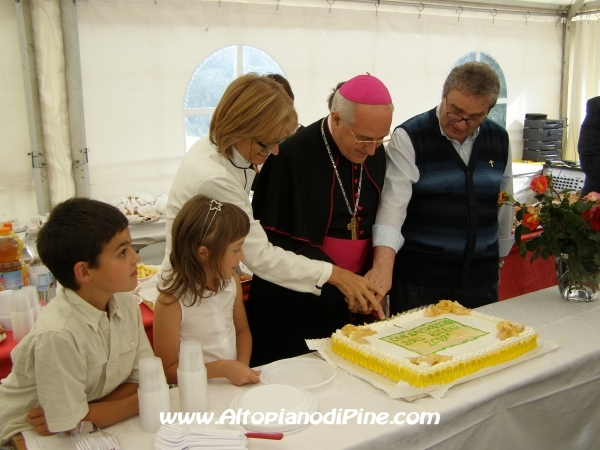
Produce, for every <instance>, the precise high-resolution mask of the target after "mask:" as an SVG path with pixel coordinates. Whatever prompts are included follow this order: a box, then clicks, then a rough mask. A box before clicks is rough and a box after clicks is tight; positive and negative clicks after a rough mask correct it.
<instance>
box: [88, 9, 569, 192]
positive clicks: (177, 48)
mask: <svg viewBox="0 0 600 450" xmlns="http://www.w3.org/2000/svg"><path fill="white" fill-rule="evenodd" d="M323 4H324V5H325V7H321V8H306V7H288V6H285V5H280V8H279V10H277V9H276V7H275V4H273V5H260V4H247V3H246V4H243V3H226V2H223V3H221V5H220V6H219V4H218V3H216V2H191V1H166V0H159V1H158V2H157V4H155V3H154V2H153V1H148V0H146V1H118V0H113V1H98V0H94V1H85V0H83V1H79V2H78V17H79V33H80V50H81V61H82V78H83V92H84V106H85V116H86V130H87V143H88V146H89V147H90V149H91V153H90V178H91V186H92V196H94V197H102V198H105V199H108V198H110V197H114V196H120V195H127V194H133V193H135V192H136V191H145V192H151V193H166V192H168V189H169V186H170V182H171V180H172V178H173V176H174V174H175V171H176V169H177V167H178V164H179V162H180V160H181V158H182V157H183V154H184V152H185V140H184V126H183V101H184V95H185V92H186V89H187V86H188V83H189V81H190V78H191V76H192V74H193V73H194V71H195V69H196V67H197V66H198V64H200V63H201V62H202V60H203V59H204V58H206V57H208V56H209V55H210V54H212V53H213V52H215V51H216V50H218V49H220V48H223V47H227V46H230V45H235V44H243V45H250V46H253V47H257V48H259V49H261V50H263V51H265V52H266V53H267V54H269V55H270V56H271V57H273V58H274V59H275V61H276V62H277V63H278V64H279V65H280V67H281V68H282V69H283V70H284V72H285V74H286V76H287V78H288V80H289V81H290V83H291V85H292V88H293V90H294V93H295V96H296V101H295V104H296V108H297V110H298V112H299V117H300V122H301V123H304V124H309V123H312V122H313V121H314V120H317V119H318V118H320V117H322V116H324V115H325V114H326V113H327V106H326V101H325V100H326V97H327V95H328V94H329V92H330V90H331V88H332V87H333V86H335V84H336V83H337V82H338V81H342V80H345V79H348V78H350V77H352V76H354V75H356V74H359V73H363V72H370V73H372V74H374V75H376V76H378V77H379V78H381V79H382V80H383V81H384V82H385V83H386V84H387V85H388V87H389V88H390V91H391V94H392V98H393V99H394V103H395V107H396V109H395V114H394V121H393V124H394V126H395V125H398V124H400V123H401V122H402V121H404V120H406V119H408V118H409V117H411V116H413V115H415V114H417V113H419V112H422V111H424V110H426V109H429V108H432V107H434V106H435V105H436V104H437V103H439V100H440V97H441V87H442V83H443V81H444V79H445V77H446V75H447V73H448V71H449V70H450V69H451V67H452V65H453V64H454V63H455V62H456V61H457V60H458V59H459V58H460V57H461V56H463V55H464V54H465V53H468V52H471V51H484V52H487V53H489V54H490V55H492V56H493V57H494V58H495V59H496V61H497V62H498V63H499V64H500V66H501V67H502V69H503V71H504V75H505V77H506V83H507V86H508V111H507V128H508V130H509V132H510V136H511V140H512V148H513V156H514V158H516V159H518V158H520V156H521V148H522V145H521V141H522V137H521V133H522V131H521V130H522V124H523V118H524V115H525V113H526V112H545V113H547V114H549V115H550V116H551V117H556V116H558V113H559V102H560V97H559V87H560V73H561V40H562V29H561V27H560V26H556V23H555V21H554V20H553V19H550V20H547V21H542V22H539V21H532V20H529V21H528V23H527V24H526V23H525V18H521V19H520V20H499V19H498V18H496V20H495V23H492V20H491V19H492V18H491V16H489V17H487V18H486V20H481V19H480V18H467V17H461V19H460V21H458V20H457V17H456V16H452V17H443V16H437V15H436V16H427V15H425V14H423V15H421V18H419V17H418V15H417V14H414V13H413V14H405V13H393V12H388V11H379V12H378V15H377V16H376V15H375V11H374V9H373V10H368V11H361V10H340V9H334V10H332V12H331V13H329V11H328V7H327V4H326V3H324V2H323Z"/></svg>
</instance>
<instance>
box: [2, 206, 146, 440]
mask: <svg viewBox="0 0 600 450" xmlns="http://www.w3.org/2000/svg"><path fill="white" fill-rule="evenodd" d="M37 248H38V251H39V255H40V258H41V260H42V262H43V263H44V264H45V265H46V266H47V267H48V269H50V270H51V271H52V274H53V275H54V276H55V278H56V279H57V280H58V281H59V282H60V284H61V285H62V286H63V287H64V290H63V291H61V292H59V293H58V294H57V295H56V297H55V298H54V299H53V300H52V301H51V302H50V303H49V304H48V306H46V307H45V308H44V309H43V310H42V313H41V314H40V315H39V317H38V319H37V321H36V322H35V325H34V327H33V329H32V330H31V332H30V333H29V334H28V335H27V336H25V338H24V339H23V340H22V341H21V342H19V344H18V345H17V346H16V347H15V349H14V350H13V351H12V354H11V357H12V361H13V369H12V372H11V373H10V374H9V376H8V377H7V378H5V379H4V380H2V384H1V385H0V405H2V406H1V407H0V442H6V441H7V439H8V438H10V437H11V436H13V435H14V434H16V433H19V432H21V431H25V430H34V431H36V432H37V433H39V434H41V435H49V434H54V433H58V432H60V431H69V430H72V429H74V428H75V426H76V425H77V424H78V423H79V422H80V421H90V422H92V423H93V424H95V425H96V426H98V427H100V428H104V427H108V426H110V425H113V424H115V423H117V422H120V421H122V420H125V419H127V418H129V417H131V416H134V415H136V414H137V413H138V395H137V390H138V380H139V373H138V363H139V361H140V359H142V358H145V357H148V356H153V354H152V348H151V347H150V343H149V342H148V338H147V337H146V333H145V331H144V326H143V323H142V317H141V313H140V310H139V307H138V304H137V301H136V300H135V299H134V298H133V296H132V294H130V293H128V292H129V291H132V290H133V289H134V288H135V287H136V285H137V262H138V261H139V259H140V257H139V256H138V254H137V253H136V252H135V251H134V250H133V249H132V248H131V236H130V234H129V228H128V221H127V219H126V218H125V216H124V215H123V214H122V213H121V212H120V211H119V210H118V209H117V208H115V207H113V206H111V205H109V204H107V203H103V202H99V201H95V200H90V199H86V198H73V199H70V200H67V201H65V202H63V203H61V204H59V205H57V206H56V207H55V208H54V210H53V211H52V213H51V214H50V218H49V219H48V222H47V223H46V224H45V225H44V226H43V227H42V229H41V230H40V232H39V236H38V239H37ZM125 292H127V293H125Z"/></svg>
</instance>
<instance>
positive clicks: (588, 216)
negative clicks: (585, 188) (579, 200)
mask: <svg viewBox="0 0 600 450" xmlns="http://www.w3.org/2000/svg"><path fill="white" fill-rule="evenodd" d="M581 217H582V218H583V220H585V221H587V222H589V223H590V226H591V227H592V228H593V229H594V230H596V231H600V205H596V206H594V207H593V208H591V209H588V210H587V211H584V212H583V213H581Z"/></svg>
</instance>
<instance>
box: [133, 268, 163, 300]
mask: <svg viewBox="0 0 600 450" xmlns="http://www.w3.org/2000/svg"><path fill="white" fill-rule="evenodd" d="M159 273H160V272H159ZM157 285H158V273H156V274H154V275H152V276H151V277H150V278H148V279H147V280H145V281H143V282H141V283H140V282H138V285H137V287H136V288H135V289H134V290H133V294H134V295H135V296H137V297H138V298H139V302H140V303H141V302H142V300H144V301H147V302H150V303H155V302H156V299H157V298H158V289H157V288H156V286H157Z"/></svg>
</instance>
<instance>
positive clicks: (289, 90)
mask: <svg viewBox="0 0 600 450" xmlns="http://www.w3.org/2000/svg"><path fill="white" fill-rule="evenodd" d="M265 77H266V78H270V79H271V80H273V81H275V82H277V83H279V84H280V85H281V87H283V89H284V90H285V93H286V94H287V95H288V97H289V98H291V99H292V101H294V93H293V92H292V86H290V83H289V82H288V80H286V79H285V78H284V77H283V76H282V75H279V74H278V73H268V74H266V75H265ZM298 128H302V125H300V124H298ZM262 166H263V165H262V164H260V165H256V164H254V165H253V167H254V171H255V172H256V177H255V178H254V182H253V183H252V190H254V185H255V184H256V180H257V179H258V176H259V174H260V170H261V169H262Z"/></svg>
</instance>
